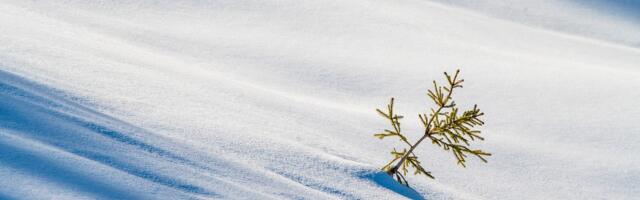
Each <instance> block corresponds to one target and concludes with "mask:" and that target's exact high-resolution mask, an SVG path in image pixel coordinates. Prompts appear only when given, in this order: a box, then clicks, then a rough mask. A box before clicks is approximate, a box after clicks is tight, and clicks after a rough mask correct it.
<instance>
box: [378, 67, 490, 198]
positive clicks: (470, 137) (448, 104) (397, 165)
mask: <svg viewBox="0 0 640 200" xmlns="http://www.w3.org/2000/svg"><path fill="white" fill-rule="evenodd" d="M459 74H460V70H457V71H456V73H455V74H454V75H453V76H451V75H449V74H447V73H446V72H445V73H444V75H445V77H446V79H447V84H446V86H440V85H438V84H437V83H436V81H433V88H432V89H429V90H428V91H427V95H428V96H429V98H431V100H432V101H433V103H434V104H435V108H431V109H430V111H429V112H428V113H419V114H418V117H419V118H420V121H421V124H422V126H423V127H424V133H423V135H422V136H421V137H420V139H418V140H417V141H416V142H415V143H411V142H410V141H409V140H408V139H407V137H406V136H405V135H404V134H403V133H402V131H401V128H400V119H402V118H403V117H402V116H401V115H397V114H396V113H394V110H393V106H394V98H391V101H390V103H389V104H388V105H387V109H386V110H387V111H386V112H384V111H382V110H380V109H376V111H377V112H378V114H380V115H381V116H382V117H384V118H385V119H387V120H388V121H389V122H390V124H391V129H386V130H384V132H382V133H378V134H375V135H374V136H375V137H377V138H379V139H384V138H387V137H395V138H398V139H399V140H400V142H402V144H403V145H404V146H406V147H404V148H403V149H402V150H401V151H399V150H397V149H395V148H394V149H393V150H392V151H391V155H392V156H393V159H392V160H391V161H390V162H389V163H387V164H386V165H385V166H384V167H383V168H382V170H384V171H386V172H387V174H389V175H390V176H392V177H395V178H396V180H397V181H398V182H400V183H401V184H404V185H407V186H408V185H409V184H408V183H407V180H406V179H405V177H404V176H406V174H407V172H408V171H409V168H413V169H414V174H416V175H418V174H424V175H425V176H427V177H430V178H435V177H434V176H433V175H432V174H431V172H429V171H427V170H425V169H424V168H423V167H422V163H421V162H420V161H419V160H418V156H416V154H415V153H414V151H415V150H416V148H417V147H418V145H420V144H421V143H422V142H423V141H424V140H428V141H431V143H432V144H434V145H437V146H439V147H441V148H442V149H444V150H445V151H449V152H451V153H452V154H453V156H454V157H455V159H456V160H457V162H458V165H460V166H462V167H465V166H466V165H465V162H466V158H467V156H468V155H472V156H475V157H477V158H478V159H480V160H482V161H483V162H487V160H486V158H485V157H486V156H491V154H490V153H487V152H484V151H482V150H480V149H471V148H470V143H471V142H472V141H475V140H484V138H483V137H481V136H480V131H479V130H477V128H478V127H480V126H482V125H484V122H483V121H482V120H481V119H480V117H481V116H483V115H484V113H482V112H480V109H479V108H478V106H477V105H474V106H473V108H471V109H469V110H466V111H462V112H461V111H460V110H459V108H458V106H457V105H456V103H455V102H454V101H453V93H454V91H457V90H456V89H458V88H462V83H463V82H464V80H463V79H459V78H458V75H459Z"/></svg>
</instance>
